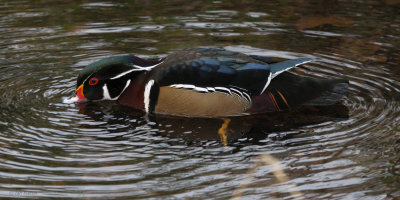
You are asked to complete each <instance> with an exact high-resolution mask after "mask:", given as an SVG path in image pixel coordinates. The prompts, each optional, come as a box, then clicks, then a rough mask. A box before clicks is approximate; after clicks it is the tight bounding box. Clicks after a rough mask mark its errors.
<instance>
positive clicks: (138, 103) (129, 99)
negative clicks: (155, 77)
mask: <svg viewBox="0 0 400 200" xmlns="http://www.w3.org/2000/svg"><path fill="white" fill-rule="evenodd" d="M145 84H146V82H145V76H144V74H140V75H138V76H136V77H134V78H133V79H132V80H131V83H130V84H129V86H128V87H127V88H126V89H125V91H124V92H123V93H122V94H121V96H120V97H119V98H118V102H119V103H120V104H121V105H124V106H129V107H132V108H135V109H139V110H144V88H145Z"/></svg>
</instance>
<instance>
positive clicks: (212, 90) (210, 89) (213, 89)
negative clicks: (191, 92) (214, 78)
mask: <svg viewBox="0 0 400 200" xmlns="http://www.w3.org/2000/svg"><path fill="white" fill-rule="evenodd" d="M207 90H208V91H209V92H215V88H213V87H207Z"/></svg>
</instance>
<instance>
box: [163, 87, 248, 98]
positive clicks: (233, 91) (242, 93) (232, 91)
mask: <svg viewBox="0 0 400 200" xmlns="http://www.w3.org/2000/svg"><path fill="white" fill-rule="evenodd" d="M170 87H173V88H177V89H188V90H194V91H196V92H199V93H212V92H221V93H225V94H228V95H237V96H239V97H242V98H245V99H246V100H247V101H248V102H251V97H250V95H249V94H248V92H247V91H246V90H245V89H242V88H238V87H198V86H195V85H190V84H173V85H170Z"/></svg>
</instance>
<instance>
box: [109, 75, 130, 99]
mask: <svg viewBox="0 0 400 200" xmlns="http://www.w3.org/2000/svg"><path fill="white" fill-rule="evenodd" d="M130 83H131V80H130V79H128V80H127V81H126V83H125V86H124V89H122V91H121V93H120V94H119V95H118V96H116V97H114V98H112V97H111V96H110V92H109V91H108V87H107V84H104V86H103V99H102V100H117V99H118V98H119V96H121V94H122V93H123V92H124V91H125V90H126V88H128V86H129V84H130Z"/></svg>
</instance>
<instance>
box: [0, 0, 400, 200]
mask: <svg viewBox="0 0 400 200" xmlns="http://www.w3.org/2000/svg"><path fill="white" fill-rule="evenodd" d="M399 39H400V1H398V0H385V1H335V0H330V1H327V0H323V1H319V0H318V1H317V0H315V1H303V0H296V1H283V0H282V1H274V2H264V1H224V0H222V1H218V0H215V1H183V0H174V1H167V2H164V1H69V0H65V1H50V0H36V1H21V0H13V1H7V0H6V1H1V2H0V196H1V197H4V198H27V199H33V198H45V197H47V198H61V199H67V198H80V199H97V198H100V199H114V198H115V199H117V198H122V199H135V198H137V199H139V198H140V199H142V198H168V199H171V198H172V199H183V198H194V199H204V198H215V199H228V198H231V197H234V196H235V195H236V196H241V197H242V198H244V199H266V198H277V199H292V198H298V199H301V198H306V199H395V198H400V192H399V191H400V157H399V152H400V140H399V139H400V131H399V129H400V127H399V121H400V114H399V111H400V108H399V106H400V83H399V80H400V67H399V66H398V65H399V57H400V55H399V46H400V40H399ZM200 46H201V47H221V48H226V49H228V50H234V51H239V52H243V53H248V54H257V55H263V56H271V57H275V58H277V59H290V58H298V57H310V58H312V59H314V62H313V63H311V64H309V65H307V67H308V68H309V70H297V71H296V73H300V74H306V75H309V76H315V77H340V78H346V79H349V80H350V89H349V95H348V97H347V98H345V99H344V100H343V102H342V103H341V104H342V106H340V105H338V106H334V107H330V108H304V109H300V110H296V111H293V112H284V113H275V114H271V115H267V116H255V117H251V118H245V119H243V118H233V119H232V121H231V123H230V127H229V131H228V134H227V141H226V145H224V143H225V142H224V141H223V140H221V136H220V135H219V134H218V129H219V128H220V126H221V125H222V123H223V121H222V120H221V119H182V118H170V117H162V116H157V117H154V118H152V119H150V120H146V118H145V117H144V116H143V113H141V112H138V111H134V110H130V109H126V108H123V107H121V106H119V105H116V104H113V103H104V104H96V105H88V106H87V107H86V108H84V109H79V108H78V107H77V106H75V105H70V104H63V103H62V98H65V97H69V96H71V95H73V93H74V88H75V84H76V81H75V80H76V77H77V74H78V73H79V71H80V69H82V67H83V66H85V65H86V64H88V63H90V62H93V61H95V60H97V59H100V58H103V57H107V56H110V55H117V54H127V53H129V54H134V55H138V56H141V57H144V58H158V57H162V56H164V55H166V54H168V53H170V52H173V51H175V50H178V49H182V48H188V47H200ZM266 156H273V157H274V158H276V159H277V160H278V161H279V163H280V166H281V167H282V168H283V170H284V172H285V175H286V176H287V177H288V179H289V180H290V181H289V182H280V181H278V179H277V177H275V176H274V172H275V169H274V168H273V167H272V166H271V165H268V164H265V163H262V164H260V162H261V161H262V159H263V158H265V157H266ZM257 165H258V167H255V166H257ZM291 187H292V188H294V189H295V190H296V191H298V192H299V193H297V194H292V193H290V192H289V191H290V188H291ZM296 195H297V196H296Z"/></svg>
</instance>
